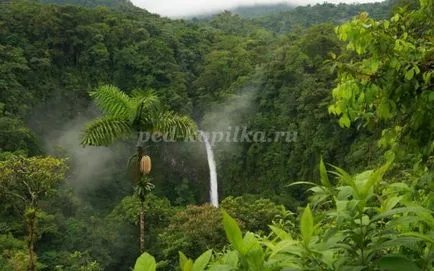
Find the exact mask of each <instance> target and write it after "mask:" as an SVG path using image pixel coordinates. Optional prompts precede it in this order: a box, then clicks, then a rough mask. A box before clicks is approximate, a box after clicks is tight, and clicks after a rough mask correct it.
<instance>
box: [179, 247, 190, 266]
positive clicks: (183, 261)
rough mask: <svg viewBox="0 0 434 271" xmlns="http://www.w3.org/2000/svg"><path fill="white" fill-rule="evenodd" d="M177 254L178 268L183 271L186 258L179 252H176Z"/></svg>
mask: <svg viewBox="0 0 434 271" xmlns="http://www.w3.org/2000/svg"><path fill="white" fill-rule="evenodd" d="M178 254H179V267H181V269H183V268H184V265H185V264H186V263H187V262H188V257H187V256H185V254H184V253H182V252H181V251H178Z"/></svg>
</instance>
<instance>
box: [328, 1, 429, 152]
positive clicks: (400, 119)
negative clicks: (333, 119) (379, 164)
mask: <svg viewBox="0 0 434 271" xmlns="http://www.w3.org/2000/svg"><path fill="white" fill-rule="evenodd" d="M421 3H422V6H421V8H420V9H418V10H414V11H410V12H406V11H405V10H401V11H399V12H398V13H396V14H395V15H394V16H393V17H392V18H391V19H389V20H384V21H380V22H376V21H374V20H373V19H371V18H369V17H368V15H367V14H366V13H362V14H361V15H360V16H358V17H357V18H355V19H354V20H352V21H351V22H348V23H345V24H343V25H341V26H339V27H338V28H337V30H336V31H337V34H338V36H339V38H340V39H341V40H343V41H344V42H346V43H347V49H348V50H349V51H350V52H352V53H353V54H355V55H356V56H357V57H356V58H355V59H356V60H355V61H354V60H351V61H342V62H339V63H338V64H337V66H338V68H339V77H338V85H337V87H336V88H335V89H334V90H333V97H334V103H333V104H332V105H331V106H330V107H329V111H330V112H331V113H333V114H335V115H337V116H339V117H340V120H339V123H340V125H341V126H343V127H349V126H350V125H351V123H362V124H364V125H366V126H368V127H370V128H373V127H375V126H380V125H381V127H382V139H381V140H380V142H379V144H380V145H381V146H382V147H385V148H391V149H393V150H394V151H395V152H397V153H399V152H400V151H399V148H400V149H401V150H402V149H403V146H408V147H409V149H408V152H410V153H411V152H413V151H418V150H419V149H421V148H422V149H423V152H422V154H423V155H424V156H425V159H426V158H427V157H428V156H429V155H430V154H431V153H432V151H433V148H432V142H433V138H432V132H430V130H431V127H433V126H434V123H433V119H434V116H433V115H432V114H433V112H432V110H430V108H433V106H434V99H432V98H431V97H432V96H433V95H432V80H431V77H432V72H433V71H432V67H431V68H430V65H431V64H429V63H430V62H432V56H433V51H432V40H431V37H432V34H433V33H432V29H433V20H432V3H430V2H429V1H428V2H426V3H425V2H423V1H422V2H421ZM344 60H345V59H344ZM415 148H416V149H415ZM401 152H402V151H401Z"/></svg>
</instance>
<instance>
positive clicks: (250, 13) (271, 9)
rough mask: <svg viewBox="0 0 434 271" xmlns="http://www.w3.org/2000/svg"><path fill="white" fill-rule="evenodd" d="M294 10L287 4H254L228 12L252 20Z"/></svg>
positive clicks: (292, 6) (293, 6)
mask: <svg viewBox="0 0 434 271" xmlns="http://www.w3.org/2000/svg"><path fill="white" fill-rule="evenodd" d="M294 8H296V6H295V5H291V4H289V3H280V4H279V3H277V4H255V5H248V6H239V7H236V8H233V9H231V10H230V11H231V12H233V13H235V14H238V15H240V16H241V17H247V18H253V17H261V16H265V15H270V14H272V13H277V12H283V11H288V10H292V9H294Z"/></svg>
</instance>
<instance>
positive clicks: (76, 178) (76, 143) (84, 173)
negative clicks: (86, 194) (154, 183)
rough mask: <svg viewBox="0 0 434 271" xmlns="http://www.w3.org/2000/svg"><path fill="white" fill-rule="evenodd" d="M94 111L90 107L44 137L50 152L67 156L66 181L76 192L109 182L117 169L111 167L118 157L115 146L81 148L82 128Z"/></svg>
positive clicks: (93, 114) (92, 116) (91, 117)
mask: <svg viewBox="0 0 434 271" xmlns="http://www.w3.org/2000/svg"><path fill="white" fill-rule="evenodd" d="M93 111H94V110H93V108H90V109H88V110H86V111H85V113H84V114H82V115H79V116H77V117H76V118H74V119H72V120H71V121H69V122H66V123H65V124H64V125H63V127H60V128H57V130H52V132H51V133H48V134H47V135H45V136H44V138H43V140H44V143H45V145H46V147H47V150H48V152H49V153H50V154H51V155H55V156H61V157H68V163H69V164H70V166H71V174H70V178H69V179H68V182H70V184H71V185H73V186H74V187H75V188H77V189H78V190H79V191H80V189H84V188H86V189H89V188H91V187H95V186H97V185H101V182H105V181H107V182H108V181H110V180H111V179H113V174H114V173H115V172H116V171H117V170H118V169H117V167H116V166H114V163H115V161H116V160H115V158H116V159H119V152H116V151H115V148H116V146H110V147H91V146H86V147H83V146H82V145H81V144H80V134H81V131H82V129H83V128H84V127H85V125H86V123H87V122H89V121H90V120H92V119H93V118H94V117H95V115H96V114H95V113H94V112H93ZM125 164H126V163H125Z"/></svg>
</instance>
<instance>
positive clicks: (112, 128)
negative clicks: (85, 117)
mask: <svg viewBox="0 0 434 271" xmlns="http://www.w3.org/2000/svg"><path fill="white" fill-rule="evenodd" d="M130 134H131V127H130V124H129V122H128V120H125V119H122V118H115V117H102V118H98V119H95V120H93V121H91V122H89V123H88V124H87V125H86V127H85V128H84V130H83V132H82V135H81V144H82V145H85V146H86V145H89V146H107V145H109V144H111V143H113V142H114V141H115V140H117V139H121V138H127V137H128V136H129V135H130Z"/></svg>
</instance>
